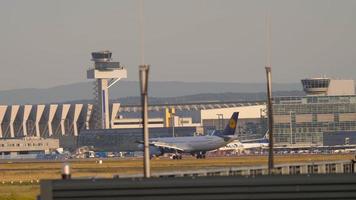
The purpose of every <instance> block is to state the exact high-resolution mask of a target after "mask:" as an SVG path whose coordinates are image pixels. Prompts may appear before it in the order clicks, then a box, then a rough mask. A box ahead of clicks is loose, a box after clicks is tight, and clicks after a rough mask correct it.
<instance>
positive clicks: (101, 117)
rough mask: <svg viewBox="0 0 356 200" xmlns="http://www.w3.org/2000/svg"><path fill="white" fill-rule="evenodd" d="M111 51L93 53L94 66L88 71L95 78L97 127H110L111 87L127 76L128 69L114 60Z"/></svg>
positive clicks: (95, 116)
mask: <svg viewBox="0 0 356 200" xmlns="http://www.w3.org/2000/svg"><path fill="white" fill-rule="evenodd" d="M111 55H112V53H111V52H110V51H98V52H93V53H91V56H92V61H94V68H90V69H89V70H88V71H87V78H88V79H95V86H96V87H95V100H96V103H95V105H94V113H93V115H94V116H93V117H94V119H95V120H94V126H95V128H96V129H100V128H101V129H109V128H110V115H109V113H110V111H109V108H110V107H109V88H110V87H111V86H113V85H114V84H115V83H116V82H118V81H119V80H120V79H122V78H127V71H126V69H125V68H124V67H123V66H121V65H120V62H112V60H111Z"/></svg>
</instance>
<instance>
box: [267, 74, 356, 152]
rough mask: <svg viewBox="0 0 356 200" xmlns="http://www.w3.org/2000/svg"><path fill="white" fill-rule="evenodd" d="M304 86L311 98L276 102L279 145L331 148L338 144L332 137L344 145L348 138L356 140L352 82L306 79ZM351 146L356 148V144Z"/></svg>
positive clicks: (274, 104)
mask: <svg viewBox="0 0 356 200" xmlns="http://www.w3.org/2000/svg"><path fill="white" fill-rule="evenodd" d="M302 84H303V88H304V91H305V92H306V93H307V96H304V97H275V98H274V102H273V114H274V128H273V130H274V139H275V143H276V145H292V146H293V145H298V146H300V145H302V146H303V145H305V146H310V145H330V144H334V143H332V142H331V141H330V140H331V139H328V138H330V137H332V138H334V139H335V138H338V140H339V141H343V140H344V139H342V138H341V137H344V136H345V137H346V135H347V136H350V135H352V136H356V96H355V88H354V82H353V81H352V80H331V79H328V78H316V79H304V80H302ZM346 132H347V134H345V133H346ZM341 133H343V134H341ZM325 137H328V138H325ZM355 138H356V137H355ZM349 142H354V144H356V140H349ZM339 143H340V142H339ZM335 144H336V143H335Z"/></svg>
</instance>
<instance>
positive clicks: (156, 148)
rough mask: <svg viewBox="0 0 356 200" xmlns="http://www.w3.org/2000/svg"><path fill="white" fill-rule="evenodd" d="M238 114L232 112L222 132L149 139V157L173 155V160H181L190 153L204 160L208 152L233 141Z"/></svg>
mask: <svg viewBox="0 0 356 200" xmlns="http://www.w3.org/2000/svg"><path fill="white" fill-rule="evenodd" d="M238 116H239V113H238V112H234V113H233V114H232V116H231V118H230V120H229V123H228V124H227V125H226V127H225V129H224V131H223V132H219V133H215V134H212V135H207V136H189V137H168V138H152V139H150V154H151V156H162V155H163V154H165V153H173V156H172V158H173V159H182V153H190V154H192V155H194V156H196V158H197V159H201V158H205V154H206V152H208V151H212V150H216V149H219V148H220V147H223V146H225V145H226V144H228V143H230V142H232V141H234V140H235V139H236V138H237V137H236V135H235V130H236V124H237V119H238Z"/></svg>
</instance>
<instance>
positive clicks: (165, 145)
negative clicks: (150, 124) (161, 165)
mask: <svg viewBox="0 0 356 200" xmlns="http://www.w3.org/2000/svg"><path fill="white" fill-rule="evenodd" d="M150 145H151V146H155V147H161V148H166V149H171V150H177V151H182V152H183V151H184V149H183V148H181V147H178V146H177V145H175V144H170V143H165V142H161V141H151V142H150Z"/></svg>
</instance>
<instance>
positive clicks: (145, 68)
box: [139, 65, 151, 178]
mask: <svg viewBox="0 0 356 200" xmlns="http://www.w3.org/2000/svg"><path fill="white" fill-rule="evenodd" d="M149 69H150V66H149V65H140V67H139V76H140V86H141V87H140V88H141V103H142V125H143V142H144V177H145V178H150V177H151V166H150V144H149V132H148V72H149Z"/></svg>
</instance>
